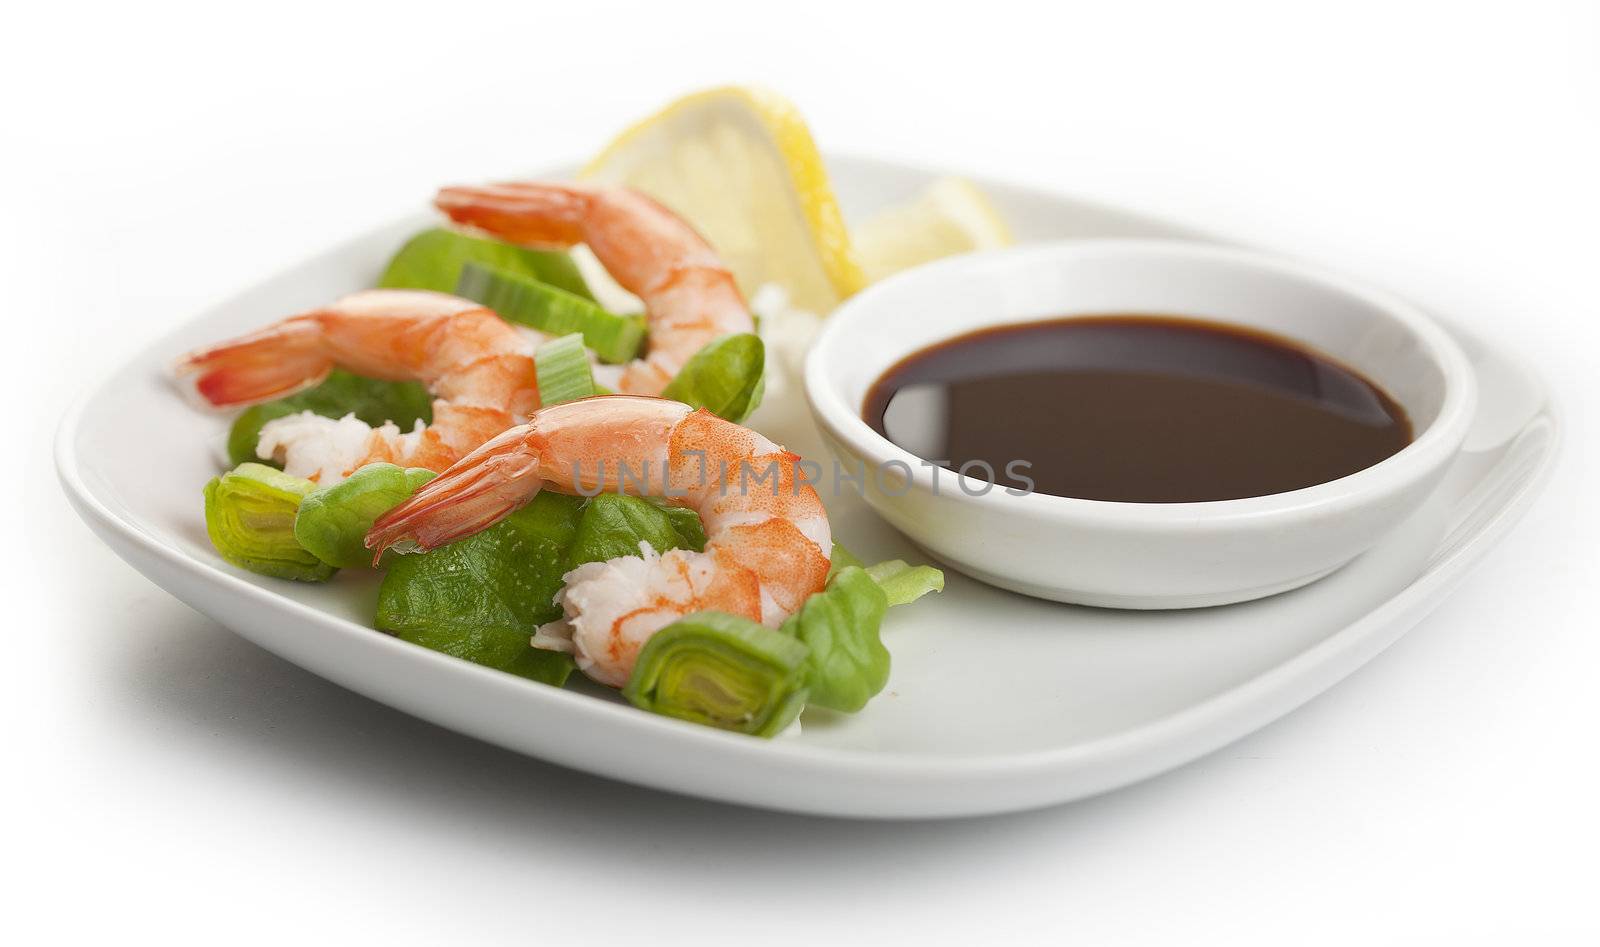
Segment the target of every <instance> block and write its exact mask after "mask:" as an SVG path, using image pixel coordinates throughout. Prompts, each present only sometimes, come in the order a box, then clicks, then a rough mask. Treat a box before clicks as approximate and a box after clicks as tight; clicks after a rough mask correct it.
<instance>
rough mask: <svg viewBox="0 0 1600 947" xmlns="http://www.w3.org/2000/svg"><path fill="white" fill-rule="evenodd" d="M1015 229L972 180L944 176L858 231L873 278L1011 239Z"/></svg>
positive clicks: (858, 246) (859, 249)
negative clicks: (1012, 228) (1007, 223)
mask: <svg viewBox="0 0 1600 947" xmlns="http://www.w3.org/2000/svg"><path fill="white" fill-rule="evenodd" d="M1011 242H1012V241H1011V230H1010V228H1008V227H1007V226H1006V222H1005V221H1004V220H1002V219H1001V217H1000V215H999V213H997V212H996V211H995V209H994V205H993V204H991V203H989V199H988V198H987V197H985V196H984V195H983V192H982V191H980V190H978V189H977V188H976V187H974V186H973V184H972V183H971V182H970V181H965V180H963V179H961V178H941V179H940V180H938V181H935V182H934V183H933V184H931V185H929V186H928V188H927V190H925V191H923V192H922V193H921V194H920V195H918V196H917V197H915V198H913V199H912V200H910V201H907V202H906V203H904V204H900V205H897V206H895V207H891V208H889V209H888V210H885V211H882V212H880V213H879V214H877V215H876V216H874V217H872V218H870V219H868V220H867V221H866V222H865V223H864V224H862V225H861V226H860V227H859V228H858V229H857V230H856V233H855V246H856V254H857V257H858V259H860V261H861V268H862V270H863V271H864V272H865V273H866V275H867V279H868V280H869V281H874V282H875V281H877V280H880V279H883V278H884V277H885V276H888V275H889V274H891V273H897V272H899V271H900V270H903V269H907V268H909V267H913V266H916V265H917V264H919V263H926V262H928V261H929V260H937V259H939V258H940V257H945V256H953V255H955V254H957V253H971V252H972V251H974V250H990V249H993V248H995V247H1004V246H1009V245H1010V244H1011Z"/></svg>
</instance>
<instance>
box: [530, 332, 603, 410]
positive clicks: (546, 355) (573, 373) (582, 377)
mask: <svg viewBox="0 0 1600 947" xmlns="http://www.w3.org/2000/svg"><path fill="white" fill-rule="evenodd" d="M533 371H534V377H535V378H537V379H538V382H539V405H540V406H541V407H543V406H547V405H552V404H560V403H561V402H563V401H576V400H578V399H579V398H592V397H594V396H595V395H596V394H598V393H599V392H597V391H596V390H595V386H594V373H593V372H591V371H590V370H589V356H588V354H587V353H585V352H584V350H583V336H581V335H579V334H578V333H576V332H574V333H572V334H571V335H564V336H562V337H561V338H559V339H551V340H550V341H548V342H546V343H545V344H543V345H541V346H539V348H538V349H537V350H535V351H534V353H533Z"/></svg>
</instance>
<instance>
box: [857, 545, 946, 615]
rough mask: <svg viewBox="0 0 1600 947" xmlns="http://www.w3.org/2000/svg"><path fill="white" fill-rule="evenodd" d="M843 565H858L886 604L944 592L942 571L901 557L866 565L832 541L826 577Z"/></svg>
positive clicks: (900, 602) (903, 602) (899, 603)
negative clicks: (886, 599)
mask: <svg viewBox="0 0 1600 947" xmlns="http://www.w3.org/2000/svg"><path fill="white" fill-rule="evenodd" d="M847 566H859V567H860V568H862V569H865V570H867V575H870V576H872V580H873V581H874V582H876V583H878V587H879V588H881V589H883V593H884V595H886V596H887V597H888V599H889V606H890V607H891V608H892V607H894V606H896V605H909V604H911V603H912V602H915V601H916V600H917V599H919V598H921V597H923V596H924V595H927V594H928V593H929V592H942V591H944V573H943V572H941V571H940V570H938V569H935V568H934V567H933V566H913V565H908V564H907V563H906V561H905V560H904V559H885V560H884V561H883V562H880V563H877V564H876V565H871V566H869V565H867V564H866V563H864V562H862V561H861V560H860V559H858V558H856V556H855V555H854V554H853V553H851V552H850V550H848V549H846V548H844V547H843V546H841V545H839V544H838V543H834V544H833V554H832V556H831V557H830V558H829V560H828V578H829V579H832V578H833V577H834V576H835V575H838V574H839V571H840V570H841V569H844V568H845V567H847Z"/></svg>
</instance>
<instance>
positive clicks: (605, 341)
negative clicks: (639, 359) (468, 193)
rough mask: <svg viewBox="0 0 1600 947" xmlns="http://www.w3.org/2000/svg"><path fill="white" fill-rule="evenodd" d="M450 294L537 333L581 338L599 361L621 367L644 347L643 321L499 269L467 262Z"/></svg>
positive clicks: (562, 290) (640, 317)
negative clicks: (572, 335) (574, 333)
mask: <svg viewBox="0 0 1600 947" xmlns="http://www.w3.org/2000/svg"><path fill="white" fill-rule="evenodd" d="M455 293H456V295H457V296H460V297H462V298H464V299H471V300H473V301H474V302H480V303H483V304H484V305H485V306H488V307H489V308H490V309H493V310H494V311H495V312H497V313H499V314H500V316H501V318H503V319H507V320H510V321H511V322H518V323H521V324H522V325H525V326H532V327H533V328H535V329H538V330H539V331H540V332H546V333H549V334H550V335H566V334H567V333H569V332H578V333H582V335H583V344H584V345H587V346H588V347H589V348H590V349H592V350H593V351H594V354H595V357H596V358H598V359H600V361H602V362H609V363H611V364H620V363H622V362H626V361H628V360H629V359H632V358H634V357H635V356H637V355H638V354H639V348H640V347H641V346H642V345H643V344H644V334H645V323H644V317H643V316H619V315H617V314H616V313H614V312H607V311H606V310H604V309H602V308H600V306H599V305H597V304H596V303H594V302H593V301H591V300H589V299H585V298H584V297H582V296H578V295H576V294H574V293H569V292H567V291H566V290H564V289H561V288H560V287H557V286H551V285H549V284H547V283H541V282H539V281H538V280H534V279H529V278H527V277H526V276H520V275H518V274H516V273H512V272H508V271H506V270H503V269H497V268H494V267H491V266H482V265H479V264H476V263H468V264H466V265H465V266H463V267H462V268H461V279H460V281H459V282H457V283H456V288H455Z"/></svg>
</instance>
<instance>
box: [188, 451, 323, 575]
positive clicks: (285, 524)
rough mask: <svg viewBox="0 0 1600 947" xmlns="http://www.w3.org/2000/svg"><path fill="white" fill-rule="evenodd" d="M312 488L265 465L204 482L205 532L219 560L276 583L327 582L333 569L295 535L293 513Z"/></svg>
mask: <svg viewBox="0 0 1600 947" xmlns="http://www.w3.org/2000/svg"><path fill="white" fill-rule="evenodd" d="M315 488H316V484H314V483H312V482H311V481H309V480H302V479H300V478H299V477H291V476H289V475H288V474H286V473H284V472H283V471H281V470H278V469H276V468H274V467H268V466H266V465H265V464H240V465H239V466H238V467H236V468H234V469H233V470H230V471H228V472H227V473H225V474H223V475H222V476H220V477H214V478H212V480H211V482H210V483H208V484H206V488H205V501H206V534H207V535H208V536H210V537H211V545H213V546H215V547H217V552H219V553H221V555H222V558H224V559H226V560H228V561H229V562H231V563H233V564H234V565H236V566H238V567H240V568H241V569H249V570H250V571H251V572H258V573H260V574H261V575H270V576H272V577H274V578H278V579H295V580H297V581H301V582H326V581H327V580H328V579H329V578H331V577H332V576H333V573H334V572H335V571H336V570H335V569H334V567H333V566H330V565H328V564H327V563H325V562H323V561H322V560H320V559H318V558H317V557H316V556H314V555H312V554H311V553H310V552H309V551H307V550H306V549H305V548H303V547H302V546H301V545H300V543H299V542H297V541H296V540H295V537H294V521H295V514H296V512H298V510H299V509H300V502H301V501H302V500H303V499H305V496H306V495H307V494H308V493H310V492H311V491H312V490H314V489H315Z"/></svg>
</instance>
